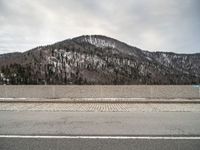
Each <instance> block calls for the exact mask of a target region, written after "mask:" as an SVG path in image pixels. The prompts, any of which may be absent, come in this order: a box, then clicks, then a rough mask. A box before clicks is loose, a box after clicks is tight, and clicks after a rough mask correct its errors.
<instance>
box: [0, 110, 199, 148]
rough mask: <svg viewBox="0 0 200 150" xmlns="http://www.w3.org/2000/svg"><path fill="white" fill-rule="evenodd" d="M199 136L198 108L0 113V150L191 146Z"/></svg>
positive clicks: (193, 146) (195, 146)
mask: <svg viewBox="0 0 200 150" xmlns="http://www.w3.org/2000/svg"><path fill="white" fill-rule="evenodd" d="M23 136H25V137H23ZM26 136H28V137H26ZM35 136H36V137H35ZM37 136H41V137H37ZM55 136H58V137H55ZM101 136H104V137H102V138H99V137H101ZM82 137H84V138H82ZM91 137H93V138H91ZM108 137H110V138H108ZM113 137H116V138H113ZM118 137H119V138H118ZM121 137H125V139H123V138H121ZM138 137H141V138H140V139H138ZM199 137H200V113H199V112H30V111H20V112H16V111H13V112H11V111H0V149H1V150H4V149H5V150H11V149H20V150H27V149H37V150H40V149H41V150H45V149H48V150H50V149H51V150H52V149H53V150H54V149H87V150H90V149H91V150H92V149H115V150H118V149H119V150H120V149H136V150H137V149H140V150H147V149H148V150H156V149H159V150H160V149H162V150H165V149H166V150H169V149H170V150H175V149H176V150H180V149H181V150H186V149H187V150H189V149H193V150H197V149H199V147H200V138H199Z"/></svg>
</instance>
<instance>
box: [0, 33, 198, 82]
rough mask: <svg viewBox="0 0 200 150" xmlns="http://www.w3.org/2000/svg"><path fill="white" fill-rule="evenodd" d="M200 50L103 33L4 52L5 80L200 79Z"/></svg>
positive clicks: (0, 71)
mask: <svg viewBox="0 0 200 150" xmlns="http://www.w3.org/2000/svg"><path fill="white" fill-rule="evenodd" d="M199 83H200V53H197V54H175V53H169V52H149V51H144V50H141V49H139V48H137V47H133V46H130V45H128V44H126V43H123V42H120V41H118V40H116V39H113V38H109V37H106V36H101V35H91V36H80V37H76V38H73V39H67V40H64V41H61V42H58V43H55V44H52V45H47V46H40V47H37V48H34V49H31V50H29V51H26V52H24V53H9V54H2V55H0V84H199Z"/></svg>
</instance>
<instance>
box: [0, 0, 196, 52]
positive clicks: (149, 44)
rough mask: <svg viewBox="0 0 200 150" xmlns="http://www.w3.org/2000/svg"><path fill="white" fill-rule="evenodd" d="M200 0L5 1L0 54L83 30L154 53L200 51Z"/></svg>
mask: <svg viewBox="0 0 200 150" xmlns="http://www.w3.org/2000/svg"><path fill="white" fill-rule="evenodd" d="M199 10H200V1H199V0H166V1H164V0H151V1H149V0H117V1H116V0H109V1H108V0H101V1H100V0H51V1H49V0H34V1H31V0H9V1H8V0H0V27H1V30H0V53H6V52H13V51H25V50H28V49H30V48H33V47H36V46H39V45H46V44H50V43H54V42H57V41H59V40H64V39H67V38H72V37H75V36H79V35H83V34H103V35H107V36H110V37H113V38H117V39H119V40H121V41H124V42H127V43H129V44H131V45H133V46H137V47H140V48H142V49H146V50H151V51H174V52H179V53H195V52H200V38H199V35H200V30H199V26H200V17H199Z"/></svg>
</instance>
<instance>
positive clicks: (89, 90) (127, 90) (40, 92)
mask: <svg viewBox="0 0 200 150" xmlns="http://www.w3.org/2000/svg"><path fill="white" fill-rule="evenodd" d="M0 98H200V88H199V87H195V86H192V85H187V86H171V85H170V86H163V85H158V86H157V85H156V86H155V85H153V86H150V85H130V86H129V85H125V86H107V85H106V86H101V85H94V86H93V85H92V86H85V85H84V86H74V85H72V86H71V85H67V86H62V85H16V86H15V85H2V86H0Z"/></svg>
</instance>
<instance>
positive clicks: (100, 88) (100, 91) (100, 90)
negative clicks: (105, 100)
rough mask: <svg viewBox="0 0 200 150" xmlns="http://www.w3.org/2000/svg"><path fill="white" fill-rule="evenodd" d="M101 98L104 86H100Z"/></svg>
mask: <svg viewBox="0 0 200 150" xmlns="http://www.w3.org/2000/svg"><path fill="white" fill-rule="evenodd" d="M100 98H102V86H100Z"/></svg>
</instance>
